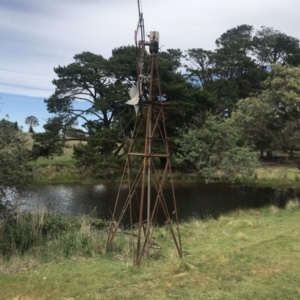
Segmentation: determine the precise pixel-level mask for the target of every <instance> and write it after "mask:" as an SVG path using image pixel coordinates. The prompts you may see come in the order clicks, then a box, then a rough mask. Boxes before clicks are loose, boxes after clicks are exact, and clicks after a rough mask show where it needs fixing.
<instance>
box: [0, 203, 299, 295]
mask: <svg viewBox="0 0 300 300" xmlns="http://www.w3.org/2000/svg"><path fill="white" fill-rule="evenodd" d="M27 218H28V219H27ZM299 219H300V204H299V201H298V200H297V199H295V200H293V201H290V202H289V203H288V204H287V206H286V208H285V209H279V208H278V207H275V206H270V207H265V208H262V209H259V210H254V209H251V210H238V211H234V212H231V213H229V214H226V215H222V216H220V218H219V219H207V220H200V219H196V218H194V219H190V220H186V221H185V222H183V223H182V224H181V238H182V243H183V253H184V257H183V259H179V257H178V255H177V253H176V250H175V247H174V244H173V242H172V238H171V236H170V234H169V231H168V229H167V227H165V226H162V227H157V228H155V231H154V238H155V243H157V244H158V245H159V246H160V247H161V249H153V251H152V253H151V255H150V259H149V260H148V261H143V263H142V265H141V266H140V268H136V267H133V259H132V255H133V252H132V250H131V237H130V236H129V235H127V234H126V235H124V234H122V233H118V234H117V236H116V240H114V242H113V249H112V251H111V252H109V253H104V252H105V251H104V247H105V241H106V231H105V227H102V226H103V225H104V226H105V224H103V223H101V222H100V221H99V222H100V225H99V226H100V227H99V228H98V225H96V224H97V223H96V224H95V223H93V222H94V221H96V220H94V219H93V218H91V217H87V216H85V217H80V218H75V219H74V218H70V219H68V218H67V219H64V218H61V217H58V216H48V215H47V214H44V215H36V216H34V217H32V219H30V217H28V216H26V215H23V216H22V217H20V218H19V220H18V222H19V225H21V224H24V222H25V223H27V222H28V224H30V226H32V227H31V228H32V230H31V231H30V232H31V235H30V236H31V237H30V238H29V240H30V241H31V244H30V247H28V248H26V249H25V251H20V249H17V248H16V245H15V244H13V245H14V248H13V249H15V250H14V251H13V253H10V254H9V255H8V256H7V255H6V256H5V255H2V256H1V258H0V286H1V291H0V299H141V298H143V299H249V300H250V299H251V300H252V299H264V300H265V299H275V300H277V299H278V300H279V299H280V300H281V299H300V290H299V282H300V254H299V253H300V243H299V238H300V230H299ZM93 224H94V225H93ZM1 226H2V225H1ZM28 226H29V225H28ZM30 226H29V227H30ZM25 227H26V226H25ZM1 228H2V229H3V227H1ZM2 229H1V230H2ZM22 232H23V233H24V232H27V231H26V230H25V229H24V231H22ZM37 237H39V238H37ZM24 244H26V243H21V244H20V245H24Z"/></svg>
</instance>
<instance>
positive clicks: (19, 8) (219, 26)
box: [0, 0, 300, 131]
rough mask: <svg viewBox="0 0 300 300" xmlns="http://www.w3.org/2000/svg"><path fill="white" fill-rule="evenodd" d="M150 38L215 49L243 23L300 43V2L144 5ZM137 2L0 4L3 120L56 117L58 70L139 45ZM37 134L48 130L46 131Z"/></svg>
mask: <svg viewBox="0 0 300 300" xmlns="http://www.w3.org/2000/svg"><path fill="white" fill-rule="evenodd" d="M142 7H143V12H144V17H145V29H146V32H149V31H150V30H158V31H160V38H161V45H164V46H163V48H165V49H167V48H180V49H181V50H187V49H189V48H200V47H201V48H204V49H210V50H213V49H215V43H214V42H215V39H216V38H218V37H219V36H220V35H221V34H222V33H224V32H225V31H226V30H228V29H230V28H232V27H235V26H238V25H241V24H249V25H253V26H254V28H255V29H259V28H260V26H268V27H273V28H274V29H277V30H280V31H282V32H284V33H286V34H288V35H290V36H293V37H296V38H300V32H299V28H300V17H299V14H300V1H299V0H285V1H283V0H251V1H245V0H243V1H242V0H210V1H207V0H205V1H204V0H184V1H183V0H143V1H142ZM136 25H137V2H136V0H40V1H37V0H0V40H1V44H0V118H3V117H5V115H6V114H8V115H9V119H10V120H11V121H14V122H15V121H17V122H18V123H19V125H23V126H24V127H25V130H26V128H27V126H25V124H24V120H25V118H26V117H27V116H29V115H35V116H36V117H37V118H38V119H39V120H40V123H41V125H42V124H43V123H44V120H45V119H47V118H49V117H50V115H49V114H48V112H47V110H46V105H45V104H44V98H47V97H49V96H50V95H51V94H52V93H53V92H54V87H53V86H52V83H51V82H52V80H53V78H54V77H55V74H54V72H53V68H54V67H57V66H58V65H67V64H69V63H71V62H72V58H73V56H74V55H75V54H77V53H81V52H82V51H91V52H93V53H96V54H101V55H103V56H104V57H109V56H110V54H111V50H112V49H113V48H115V47H119V46H122V45H129V44H133V35H134V34H133V31H134V29H135V28H136ZM37 130H39V131H40V130H42V127H41V126H40V127H39V128H38V129H37Z"/></svg>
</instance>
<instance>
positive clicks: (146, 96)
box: [106, 1, 182, 265]
mask: <svg viewBox="0 0 300 300" xmlns="http://www.w3.org/2000/svg"><path fill="white" fill-rule="evenodd" d="M138 8H139V22H138V26H137V30H136V31H135V40H136V48H137V71H138V79H137V83H136V86H134V87H132V88H131V89H130V90H129V95H130V98H131V99H130V100H128V101H127V102H126V103H127V104H129V105H133V106H134V107H135V112H136V121H135V126H134V129H133V133H132V136H131V141H130V145H129V149H128V153H127V156H126V163H125V167H124V170H123V175H122V179H121V183H120V187H119V192H118V195H117V199H116V202H115V207H114V212H113V216H112V220H111V222H110V227H109V231H108V238H107V245H106V249H107V250H109V249H110V248H111V245H112V242H113V239H114V237H115V235H116V233H117V232H119V231H120V226H121V225H122V226H123V225H124V223H126V222H124V219H125V218H129V223H130V224H129V225H128V226H127V228H128V230H129V231H130V234H131V236H132V239H133V240H132V242H133V243H132V244H133V250H134V255H133V256H134V264H135V265H140V263H141V260H142V259H143V258H147V257H148V256H149V254H150V249H153V248H157V246H155V247H154V245H153V238H154V237H153V232H154V226H153V225H154V222H155V221H156V217H157V214H158V213H161V215H163V219H164V222H165V223H166V224H167V226H168V227H169V229H170V233H171V235H172V237H173V241H174V244H175V247H176V249H177V252H178V255H179V256H180V257H182V248H181V239H180V231H179V220H178V212H177V204H176V199H175V191H174V186H173V181H172V170H171V163H170V152H169V146H168V138H167V130H166V124H165V117H164V107H165V106H166V105H167V103H165V102H164V101H163V98H162V95H161V89H160V81H159V74H158V66H157V56H158V53H159V33H158V32H157V31H151V32H150V35H149V40H147V41H146V39H145V31H144V19H143V13H142V12H141V9H140V2H139V1H138ZM139 33H140V36H141V38H140V40H138V35H139ZM146 46H147V47H149V52H150V63H149V66H148V69H147V71H146V72H145V73H144V56H145V47H146ZM142 109H144V110H145V113H144V114H140V113H139V110H142ZM158 160H161V161H162V162H163V163H162V164H158ZM125 183H127V184H128V191H127V194H126V195H125V194H124V191H122V187H123V186H124V184H125ZM166 184H168V185H169V188H170V189H171V195H172V205H171V206H172V207H170V204H169V205H167V201H166V197H165V195H164V187H165V185H166ZM128 216H129V217H128ZM134 216H136V218H134ZM125 228H126V226H125ZM123 231H124V233H128V232H127V229H125V230H124V227H123Z"/></svg>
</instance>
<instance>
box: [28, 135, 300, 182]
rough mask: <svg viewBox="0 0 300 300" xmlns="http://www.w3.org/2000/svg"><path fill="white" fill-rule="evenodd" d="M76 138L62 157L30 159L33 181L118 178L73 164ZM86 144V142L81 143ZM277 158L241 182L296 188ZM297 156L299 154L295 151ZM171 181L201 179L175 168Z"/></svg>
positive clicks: (290, 167)
mask: <svg viewBox="0 0 300 300" xmlns="http://www.w3.org/2000/svg"><path fill="white" fill-rule="evenodd" d="M25 136H26V139H27V140H28V144H29V147H31V146H32V144H33V139H32V135H31V134H30V133H25ZM78 143H80V142H77V141H75V142H74V141H69V142H68V143H67V146H68V147H67V148H65V149H64V153H63V154H62V155H61V156H55V157H54V158H52V159H47V158H39V159H38V160H37V161H35V162H31V165H32V167H33V168H34V170H35V181H36V182H37V183H64V182H83V183H97V182H99V181H101V182H104V181H116V182H118V181H120V178H121V176H122V170H121V169H120V170H118V171H116V172H115V175H113V176H112V177H110V178H101V179H94V178H91V176H90V175H89V169H88V168H82V169H78V168H76V167H75V163H76V161H75V159H74V158H72V155H73V145H78ZM82 143H85V142H82ZM276 154H277V156H278V157H279V160H278V161H277V162H263V163H261V165H260V167H259V168H257V169H256V170H255V172H254V174H253V176H251V177H249V178H247V179H246V180H245V181H244V183H246V184H249V185H259V186H275V187H299V186H300V170H299V169H298V168H296V167H295V165H294V164H293V163H292V162H290V161H288V158H287V155H283V154H282V153H276ZM297 155H299V154H297ZM173 179H174V181H187V182H192V181H201V180H202V181H204V180H203V179H201V178H199V176H198V174H197V173H192V172H190V173H189V172H183V171H176V169H175V168H174V173H173Z"/></svg>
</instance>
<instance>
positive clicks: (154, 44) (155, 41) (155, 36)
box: [150, 31, 159, 53]
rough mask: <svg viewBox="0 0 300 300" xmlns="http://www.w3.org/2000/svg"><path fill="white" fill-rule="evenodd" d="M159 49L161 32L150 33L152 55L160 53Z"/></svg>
mask: <svg viewBox="0 0 300 300" xmlns="http://www.w3.org/2000/svg"><path fill="white" fill-rule="evenodd" d="M158 48H159V32H158V31H150V53H158Z"/></svg>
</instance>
